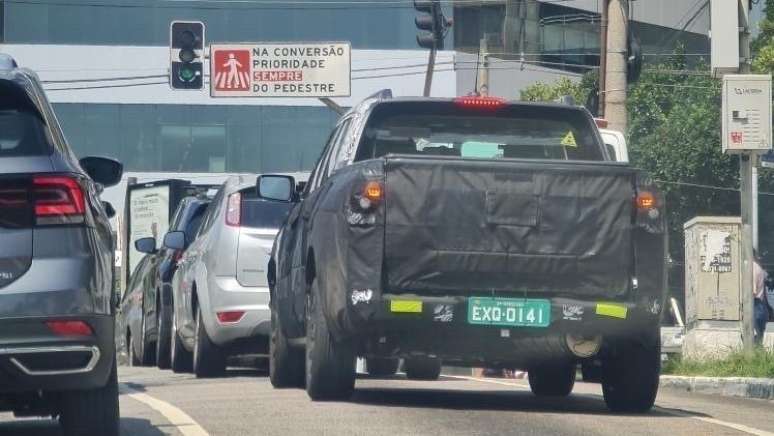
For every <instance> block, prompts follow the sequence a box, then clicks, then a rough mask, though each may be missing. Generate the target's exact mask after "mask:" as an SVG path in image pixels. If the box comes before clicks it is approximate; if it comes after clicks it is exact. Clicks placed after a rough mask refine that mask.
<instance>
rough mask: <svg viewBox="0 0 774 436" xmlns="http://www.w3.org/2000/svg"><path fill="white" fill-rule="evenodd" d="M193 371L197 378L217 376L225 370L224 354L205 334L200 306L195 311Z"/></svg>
mask: <svg viewBox="0 0 774 436" xmlns="http://www.w3.org/2000/svg"><path fill="white" fill-rule="evenodd" d="M193 372H194V374H196V377H197V378H206V377H218V376H221V375H223V374H224V373H225V372H226V356H225V355H224V353H223V351H222V350H221V349H220V347H218V346H217V345H215V343H213V342H212V341H211V340H210V337H209V335H207V331H206V330H205V329H204V320H202V309H201V307H200V308H199V309H198V310H197V311H196V337H195V338H194V351H193Z"/></svg>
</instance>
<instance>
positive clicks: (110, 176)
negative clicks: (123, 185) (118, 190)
mask: <svg viewBox="0 0 774 436" xmlns="http://www.w3.org/2000/svg"><path fill="white" fill-rule="evenodd" d="M79 162H80V164H81V168H83V170H84V171H86V174H88V175H89V177H91V179H92V180H94V181H95V182H97V183H99V184H100V185H102V186H106V187H109V186H115V185H117V184H118V183H119V182H121V176H122V175H123V174H124V166H123V165H122V164H121V162H118V161H117V160H113V159H109V158H106V157H95V156H91V157H84V158H83V159H81V160H80V161H79Z"/></svg>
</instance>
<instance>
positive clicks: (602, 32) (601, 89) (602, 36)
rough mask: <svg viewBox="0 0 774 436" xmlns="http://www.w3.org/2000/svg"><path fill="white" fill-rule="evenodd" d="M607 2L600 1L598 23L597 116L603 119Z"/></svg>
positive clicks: (606, 0) (605, 0)
mask: <svg viewBox="0 0 774 436" xmlns="http://www.w3.org/2000/svg"><path fill="white" fill-rule="evenodd" d="M608 1H609V0H602V11H601V21H600V23H599V25H600V29H599V108H598V110H599V112H598V113H599V116H600V117H601V118H604V117H605V89H606V88H605V80H606V74H605V73H606V72H607V8H608Z"/></svg>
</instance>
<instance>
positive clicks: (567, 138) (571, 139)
mask: <svg viewBox="0 0 774 436" xmlns="http://www.w3.org/2000/svg"><path fill="white" fill-rule="evenodd" d="M561 144H562V145H564V146H565V147H577V146H578V143H576V142H575V135H573V134H572V131H569V132H567V134H566V135H564V138H562V142H561Z"/></svg>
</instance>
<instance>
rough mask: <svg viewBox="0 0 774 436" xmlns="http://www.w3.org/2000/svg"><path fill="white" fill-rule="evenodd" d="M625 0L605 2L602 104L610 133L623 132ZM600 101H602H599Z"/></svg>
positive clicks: (624, 102)
mask: <svg viewBox="0 0 774 436" xmlns="http://www.w3.org/2000/svg"><path fill="white" fill-rule="evenodd" d="M628 15H629V0H607V44H606V47H607V50H606V56H605V64H606V65H605V84H604V87H602V85H601V84H600V87H601V88H603V89H604V93H603V94H602V95H603V101H604V102H605V103H604V114H605V119H607V121H608V125H609V126H610V128H611V129H613V130H618V131H621V132H626V118H627V113H626V55H627V45H626V42H627V36H628V32H627V30H628V23H627V17H628ZM600 100H602V99H600Z"/></svg>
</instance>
